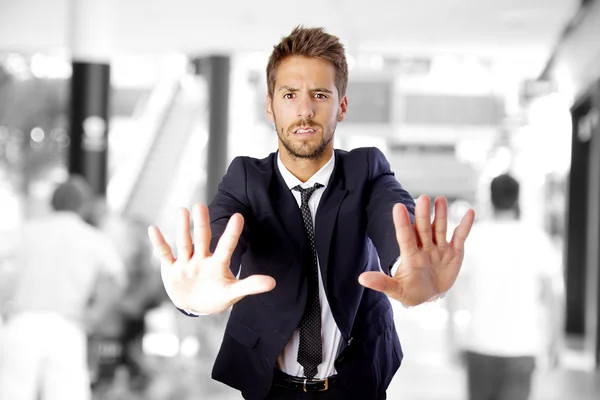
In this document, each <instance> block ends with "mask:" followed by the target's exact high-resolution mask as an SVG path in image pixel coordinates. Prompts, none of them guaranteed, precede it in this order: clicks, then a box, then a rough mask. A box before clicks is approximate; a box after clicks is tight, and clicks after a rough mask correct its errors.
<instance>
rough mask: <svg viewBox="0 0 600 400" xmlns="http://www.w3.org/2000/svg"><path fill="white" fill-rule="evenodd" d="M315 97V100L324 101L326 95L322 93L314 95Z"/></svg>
mask: <svg viewBox="0 0 600 400" xmlns="http://www.w3.org/2000/svg"><path fill="white" fill-rule="evenodd" d="M315 97H316V98H317V99H326V98H327V95H325V94H323V93H315Z"/></svg>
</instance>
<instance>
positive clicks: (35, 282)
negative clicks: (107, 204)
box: [0, 176, 126, 400]
mask: <svg viewBox="0 0 600 400" xmlns="http://www.w3.org/2000/svg"><path fill="white" fill-rule="evenodd" d="M51 203H52V208H53V211H52V212H51V213H49V214H48V215H47V216H44V217H39V218H38V219H33V220H30V221H27V222H25V223H24V224H23V226H22V227H21V228H20V229H19V232H18V235H17V236H18V237H17V239H16V241H17V244H16V247H15V249H14V251H13V254H14V259H13V261H12V262H13V263H14V265H15V271H16V276H15V279H14V285H13V287H12V290H11V294H10V306H9V309H8V311H7V312H6V319H7V320H6V324H5V326H3V328H2V330H3V332H2V336H1V341H0V399H7V400H8V399H10V400H33V399H38V398H41V399H42V400H69V399H73V400H86V399H90V396H91V391H90V382H89V373H88V366H87V355H86V353H87V346H86V343H87V340H86V331H87V332H89V331H93V330H95V329H97V326H98V325H99V324H101V323H102V322H103V319H104V318H105V316H106V312H107V310H109V309H110V307H111V306H112V302H113V301H115V299H117V298H118V293H119V292H120V290H121V288H122V287H123V285H124V283H125V281H126V277H125V271H124V267H123V264H122V261H121V259H120V258H119V256H118V254H117V252H116V251H115V249H114V247H113V245H112V243H111V241H110V240H109V238H108V237H106V236H105V235H104V234H102V233H101V232H100V231H99V230H98V229H97V228H95V227H92V226H90V225H88V224H87V223H86V222H84V220H86V219H87V218H88V217H89V216H90V215H91V213H92V210H93V207H94V195H93V192H92V189H91V187H90V186H89V185H88V184H87V182H86V181H85V180H84V179H83V178H82V177H80V176H71V177H69V178H68V179H67V180H66V181H65V182H64V183H61V184H60V185H58V187H57V188H56V190H55V191H54V194H53V196H52V200H51Z"/></svg>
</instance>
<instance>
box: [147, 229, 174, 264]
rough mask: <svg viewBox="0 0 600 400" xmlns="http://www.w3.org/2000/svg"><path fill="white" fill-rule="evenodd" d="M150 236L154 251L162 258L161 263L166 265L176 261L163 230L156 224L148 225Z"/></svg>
mask: <svg viewBox="0 0 600 400" xmlns="http://www.w3.org/2000/svg"><path fill="white" fill-rule="evenodd" d="M148 236H149V237H150V242H151V243H152V248H153V249H154V252H155V253H156V255H157V256H158V257H159V259H160V263H161V264H162V265H164V266H169V267H170V266H171V265H173V263H174V262H175V258H173V253H172V252H171V247H170V246H169V245H168V244H167V242H166V240H165V238H164V236H163V234H162V232H161V231H160V229H158V228H157V227H156V226H154V225H150V226H149V227H148Z"/></svg>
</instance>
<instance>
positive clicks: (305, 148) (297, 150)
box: [273, 117, 336, 160]
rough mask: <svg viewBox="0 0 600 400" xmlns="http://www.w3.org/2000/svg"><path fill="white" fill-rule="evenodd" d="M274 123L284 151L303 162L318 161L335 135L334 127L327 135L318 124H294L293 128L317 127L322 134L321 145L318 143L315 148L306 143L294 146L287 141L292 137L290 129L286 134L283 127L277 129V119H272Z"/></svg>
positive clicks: (303, 122)
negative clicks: (301, 126) (300, 126)
mask: <svg viewBox="0 0 600 400" xmlns="http://www.w3.org/2000/svg"><path fill="white" fill-rule="evenodd" d="M273 119H274V121H275V130H276V131H277V136H279V141H280V142H281V143H282V144H283V147H285V149H286V150H287V152H288V153H289V155H290V156H292V157H294V158H297V159H304V160H318V159H320V158H321V157H322V156H323V153H324V152H325V150H326V149H327V147H328V146H329V144H330V143H331V141H332V140H333V135H334V133H335V128H336V127H335V126H333V130H332V132H331V134H329V135H328V134H327V132H326V131H325V129H324V128H323V127H322V126H321V125H318V124H315V123H310V122H308V121H302V122H301V123H299V124H298V123H297V124H294V126H298V125H310V126H316V127H318V128H319V129H320V130H321V132H323V136H322V139H321V143H319V144H318V145H317V146H315V147H313V146H310V145H308V143H307V144H306V145H303V144H300V145H297V146H295V145H294V144H293V143H292V142H291V140H289V138H290V136H291V135H293V133H291V129H290V130H288V131H287V132H286V131H285V128H284V127H281V128H280V127H279V126H278V124H277V118H275V117H274V118H273Z"/></svg>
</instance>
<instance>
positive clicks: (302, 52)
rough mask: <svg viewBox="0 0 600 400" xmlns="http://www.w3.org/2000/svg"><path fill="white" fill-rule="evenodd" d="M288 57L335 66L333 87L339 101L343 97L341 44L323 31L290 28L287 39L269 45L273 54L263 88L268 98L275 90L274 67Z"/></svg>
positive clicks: (345, 70) (344, 78)
mask: <svg viewBox="0 0 600 400" xmlns="http://www.w3.org/2000/svg"><path fill="white" fill-rule="evenodd" d="M289 56H304V57H311V58H318V59H321V60H326V61H329V62H330V63H332V64H333V66H334V67H335V86H336V88H337V90H338V95H339V98H340V99H341V98H342V97H344V96H345V95H346V87H347V86H348V62H347V61H346V53H345V50H344V45H343V44H342V43H340V40H339V38H338V37H337V36H333V35H330V34H328V33H326V32H325V30H324V29H323V28H304V27H302V26H301V25H300V26H297V27H296V28H294V30H293V31H292V33H290V35H289V36H286V37H284V38H282V39H281V42H279V44H277V45H275V46H273V52H272V53H271V56H270V57H269V63H268V65H267V88H268V91H269V97H273V93H274V91H275V78H276V75H277V68H279V65H280V64H281V62H282V61H283V60H284V59H285V58H286V57H289Z"/></svg>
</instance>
